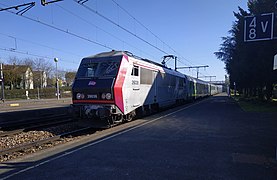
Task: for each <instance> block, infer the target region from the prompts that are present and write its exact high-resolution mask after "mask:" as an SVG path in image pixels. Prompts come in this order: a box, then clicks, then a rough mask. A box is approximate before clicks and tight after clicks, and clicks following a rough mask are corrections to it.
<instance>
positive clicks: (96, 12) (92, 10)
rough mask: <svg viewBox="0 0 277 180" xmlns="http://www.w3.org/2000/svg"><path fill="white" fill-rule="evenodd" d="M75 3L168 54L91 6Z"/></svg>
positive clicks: (75, 0)
mask: <svg viewBox="0 0 277 180" xmlns="http://www.w3.org/2000/svg"><path fill="white" fill-rule="evenodd" d="M73 1H74V2H76V3H77V4H79V5H81V6H83V7H84V8H86V9H87V10H89V11H91V12H93V13H95V14H97V15H98V16H100V17H101V18H103V19H105V20H106V21H108V22H110V23H111V24H113V25H115V26H116V27H118V28H120V29H122V30H123V31H125V32H127V33H129V34H131V35H132V36H134V37H136V38H137V39H139V40H141V41H142V42H144V43H146V44H148V45H149V46H151V47H153V48H154V49H156V50H158V51H160V52H162V53H164V54H168V53H167V52H166V51H164V50H162V49H161V48H159V47H157V46H155V45H153V44H152V43H150V42H148V41H146V40H145V39H143V38H142V37H140V36H138V35H136V34H135V33H133V32H132V31H130V30H128V29H127V28H125V27H123V26H121V25H120V24H118V23H116V22H114V21H113V20H112V19H110V18H108V17H106V16H104V15H103V14H101V13H99V12H98V11H96V10H94V9H92V8H90V7H89V6H87V5H85V3H82V2H79V1H77V0H73Z"/></svg>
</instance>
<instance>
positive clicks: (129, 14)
mask: <svg viewBox="0 0 277 180" xmlns="http://www.w3.org/2000/svg"><path fill="white" fill-rule="evenodd" d="M112 2H113V3H114V4H116V5H117V6H118V7H119V8H120V9H121V10H122V11H124V12H125V13H126V14H127V15H128V16H130V17H131V18H132V19H133V20H134V21H136V22H137V23H138V24H139V25H141V26H142V27H143V28H144V29H146V30H147V31H148V32H149V33H150V34H152V35H153V36H154V37H155V38H157V39H158V40H159V41H160V42H162V43H163V44H164V45H166V46H167V47H168V48H169V49H171V50H172V51H173V52H174V53H175V54H176V55H178V56H179V57H181V59H183V60H185V61H186V62H188V63H189V64H190V65H189V66H192V65H193V64H194V63H192V62H191V61H190V60H188V59H187V58H185V57H184V56H183V55H181V53H179V52H177V51H176V50H175V49H174V48H172V47H171V46H170V45H169V44H168V43H166V42H165V41H163V40H162V39H161V38H160V37H159V36H158V35H156V34H155V33H154V32H153V31H151V30H150V29H149V28H148V27H147V26H145V25H144V24H143V23H142V22H141V21H139V20H138V19H137V18H136V17H134V15H132V14H131V13H130V12H129V11H128V10H126V9H125V8H124V7H122V6H121V5H120V4H119V3H118V2H116V1H115V0H112ZM177 61H178V62H179V63H182V64H184V65H187V64H185V63H184V62H182V61H181V60H180V59H179V58H178V59H177ZM192 71H195V70H194V69H192ZM199 74H202V73H200V72H199Z"/></svg>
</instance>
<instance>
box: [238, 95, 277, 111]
mask: <svg viewBox="0 0 277 180" xmlns="http://www.w3.org/2000/svg"><path fill="white" fill-rule="evenodd" d="M233 98H234V99H235V101H236V102H237V103H238V104H239V105H240V107H241V108H242V109H243V110H244V111H246V112H277V100H275V99H274V100H272V101H271V102H267V101H261V100H258V99H257V98H241V97H233Z"/></svg>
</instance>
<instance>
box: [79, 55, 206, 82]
mask: <svg viewBox="0 0 277 180" xmlns="http://www.w3.org/2000/svg"><path fill="white" fill-rule="evenodd" d="M122 55H126V56H129V57H133V58H136V59H140V60H142V61H146V62H148V63H151V64H154V65H156V66H160V67H162V68H165V69H168V70H169V71H171V72H174V73H177V74H179V76H180V75H182V76H185V77H186V78H187V79H188V80H190V81H195V82H198V83H209V82H207V81H203V80H200V79H197V78H194V77H191V76H188V75H186V74H183V73H181V72H179V71H174V70H172V69H171V68H168V67H166V66H164V65H162V64H160V63H157V62H154V61H151V60H149V59H145V58H141V57H139V56H136V55H134V54H132V53H131V52H128V51H116V50H112V51H109V52H102V53H99V54H96V55H92V56H88V57H85V58H84V59H90V58H101V57H112V56H122Z"/></svg>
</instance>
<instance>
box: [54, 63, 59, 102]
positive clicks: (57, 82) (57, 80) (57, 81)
mask: <svg viewBox="0 0 277 180" xmlns="http://www.w3.org/2000/svg"><path fill="white" fill-rule="evenodd" d="M54 61H55V63H56V84H57V99H58V100H59V99H60V93H59V92H60V91H59V79H58V58H54Z"/></svg>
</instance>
